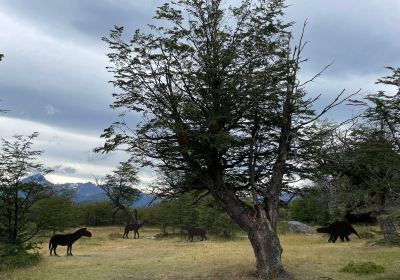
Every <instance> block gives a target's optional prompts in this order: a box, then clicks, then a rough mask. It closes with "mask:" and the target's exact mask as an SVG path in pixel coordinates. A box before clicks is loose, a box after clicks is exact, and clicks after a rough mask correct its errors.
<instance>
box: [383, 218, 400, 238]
mask: <svg viewBox="0 0 400 280" xmlns="http://www.w3.org/2000/svg"><path fill="white" fill-rule="evenodd" d="M378 223H379V227H380V228H381V231H382V234H383V238H384V239H386V240H390V239H396V238H399V234H398V232H397V230H396V226H395V225H394V223H393V221H392V220H390V219H387V218H384V217H382V216H378Z"/></svg>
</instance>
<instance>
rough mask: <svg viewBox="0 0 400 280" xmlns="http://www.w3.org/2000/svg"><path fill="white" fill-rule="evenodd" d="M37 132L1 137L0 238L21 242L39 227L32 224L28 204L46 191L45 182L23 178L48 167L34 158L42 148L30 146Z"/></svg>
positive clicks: (30, 210) (40, 198)
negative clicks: (43, 183) (12, 137)
mask: <svg viewBox="0 0 400 280" xmlns="http://www.w3.org/2000/svg"><path fill="white" fill-rule="evenodd" d="M37 136H38V134H37V133H33V134H32V135H30V136H27V137H25V136H21V135H17V136H15V137H14V141H9V140H5V139H2V145H1V147H0V215H1V216H0V221H1V223H0V225H1V227H0V241H2V242H6V243H11V244H21V243H24V242H26V241H28V240H30V239H31V238H32V237H33V236H34V235H35V234H37V232H38V230H39V225H38V224H36V225H32V224H31V223H30V222H31V219H30V216H29V214H31V212H32V207H33V206H34V205H35V204H36V203H37V202H38V201H40V200H42V199H44V198H46V197H48V195H49V194H50V188H49V186H43V185H40V184H38V183H35V182H24V181H23V179H24V177H26V176H28V175H31V174H32V173H33V172H42V173H48V172H50V171H51V170H49V169H47V168H45V167H44V166H43V164H41V163H40V162H38V159H37V158H38V157H39V156H40V155H41V154H42V151H38V150H34V149H32V145H33V142H32V141H33V140H34V138H36V137H37Z"/></svg>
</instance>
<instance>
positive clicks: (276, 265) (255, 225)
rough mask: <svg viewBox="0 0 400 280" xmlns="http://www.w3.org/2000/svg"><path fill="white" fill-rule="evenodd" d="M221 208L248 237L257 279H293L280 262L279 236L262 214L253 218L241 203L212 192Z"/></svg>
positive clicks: (224, 194) (231, 194)
mask: <svg viewBox="0 0 400 280" xmlns="http://www.w3.org/2000/svg"><path fill="white" fill-rule="evenodd" d="M211 194H213V196H214V198H216V200H217V202H218V203H219V204H220V206H221V207H222V208H223V209H224V210H225V211H226V212H227V213H228V214H229V215H230V216H231V217H232V219H233V220H234V221H235V222H236V223H237V224H238V225H239V226H240V227H241V228H242V229H243V230H244V231H246V232H247V234H248V238H249V240H250V243H251V245H252V247H253V251H254V255H255V257H256V263H257V277H258V278H259V279H268V280H289V279H292V277H291V276H290V275H289V274H288V273H287V272H286V271H285V269H284V268H283V265H282V261H281V254H282V247H281V245H280V242H279V238H278V234H277V233H276V231H275V230H274V228H273V226H272V224H271V223H270V221H269V220H268V218H267V217H266V213H265V210H264V211H260V212H261V213H260V215H261V216H259V217H257V216H254V215H252V214H253V213H252V211H251V210H249V208H246V207H248V206H247V205H245V204H244V203H243V202H242V201H241V200H240V199H238V198H237V197H235V195H234V194H233V193H232V192H230V191H229V190H225V191H221V192H220V193H217V192H216V190H215V189H213V190H212V191H211Z"/></svg>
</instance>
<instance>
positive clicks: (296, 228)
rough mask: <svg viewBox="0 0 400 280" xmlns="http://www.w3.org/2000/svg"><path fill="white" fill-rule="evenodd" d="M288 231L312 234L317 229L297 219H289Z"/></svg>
mask: <svg viewBox="0 0 400 280" xmlns="http://www.w3.org/2000/svg"><path fill="white" fill-rule="evenodd" d="M288 232H289V233H301V234H310V233H315V230H314V229H313V228H312V227H310V226H308V225H306V224H303V223H300V222H297V221H289V222H288Z"/></svg>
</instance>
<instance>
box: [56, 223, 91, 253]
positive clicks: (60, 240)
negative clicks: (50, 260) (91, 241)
mask: <svg viewBox="0 0 400 280" xmlns="http://www.w3.org/2000/svg"><path fill="white" fill-rule="evenodd" d="M82 236H87V237H92V234H91V233H90V231H88V230H87V229H86V228H81V229H78V230H77V231H75V232H74V233H67V234H56V235H53V237H52V238H51V239H50V242H49V250H50V256H51V255H52V253H51V252H52V251H54V255H56V256H58V255H57V252H56V249H57V246H58V245H61V246H68V247H67V255H70V256H72V244H73V243H74V242H75V241H76V240H78V239H79V238H81V237H82Z"/></svg>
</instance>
